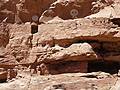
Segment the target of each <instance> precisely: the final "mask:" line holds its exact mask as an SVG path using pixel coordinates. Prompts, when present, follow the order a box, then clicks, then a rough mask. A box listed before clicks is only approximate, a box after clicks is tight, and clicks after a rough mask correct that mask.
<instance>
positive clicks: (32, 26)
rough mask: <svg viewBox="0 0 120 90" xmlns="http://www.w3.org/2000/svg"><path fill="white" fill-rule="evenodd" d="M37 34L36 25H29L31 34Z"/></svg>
mask: <svg viewBox="0 0 120 90" xmlns="http://www.w3.org/2000/svg"><path fill="white" fill-rule="evenodd" d="M37 32H38V25H36V24H34V23H33V24H32V25H31V33H32V34H35V33H37Z"/></svg>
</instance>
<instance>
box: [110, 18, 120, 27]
mask: <svg viewBox="0 0 120 90" xmlns="http://www.w3.org/2000/svg"><path fill="white" fill-rule="evenodd" d="M111 22H112V23H113V24H115V25H118V27H120V18H113V19H111Z"/></svg>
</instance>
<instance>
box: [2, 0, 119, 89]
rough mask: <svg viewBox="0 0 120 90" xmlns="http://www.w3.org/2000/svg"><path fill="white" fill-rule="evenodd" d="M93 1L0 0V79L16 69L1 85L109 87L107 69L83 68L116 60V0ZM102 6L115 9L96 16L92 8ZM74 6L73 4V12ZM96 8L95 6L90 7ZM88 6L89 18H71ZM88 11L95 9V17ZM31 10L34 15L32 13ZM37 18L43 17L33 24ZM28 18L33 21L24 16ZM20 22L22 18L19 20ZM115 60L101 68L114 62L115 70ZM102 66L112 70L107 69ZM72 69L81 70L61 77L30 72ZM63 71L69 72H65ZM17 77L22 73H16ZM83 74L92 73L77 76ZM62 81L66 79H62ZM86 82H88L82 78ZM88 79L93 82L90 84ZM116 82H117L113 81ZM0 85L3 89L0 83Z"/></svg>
mask: <svg viewBox="0 0 120 90" xmlns="http://www.w3.org/2000/svg"><path fill="white" fill-rule="evenodd" d="M93 1H94V0H86V1H84V0H79V1H78V0H68V1H67V0H60V1H59V0H57V1H56V0H49V1H48V0H43V1H42V0H33V1H30V0H24V1H23V0H21V1H19V0H18V1H17V0H16V1H14V0H8V1H1V4H0V16H1V17H0V20H1V21H2V23H0V70H1V69H2V70H1V71H0V80H3V81H6V80H8V81H9V79H12V78H15V77H16V75H17V73H18V75H17V78H18V80H16V79H15V81H14V82H8V83H7V84H6V85H8V86H7V89H8V88H11V89H12V86H14V88H15V89H16V90H18V89H21V88H22V89H21V90H27V89H31V90H33V89H34V90H50V89H55V88H57V89H63V90H64V89H66V90H67V89H68V90H73V89H75V90H81V89H86V88H87V89H90V88H91V89H93V88H96V87H97V88H100V89H101V87H102V89H105V90H106V88H107V89H109V88H111V86H113V82H115V81H117V80H116V79H115V78H111V77H112V76H111V75H110V74H106V73H103V74H102V75H100V74H101V73H95V74H87V73H86V72H87V70H89V67H90V66H89V64H90V63H91V62H96V61H99V62H109V63H111V62H120V28H119V27H120V23H119V18H115V17H119V3H116V1H117V0H116V1H115V2H114V3H113V1H112V0H97V1H95V2H94V3H93ZM40 3H41V4H40ZM94 5H95V6H94ZM96 5H98V7H96ZM99 5H100V6H99ZM113 7H114V9H113ZM12 8H14V9H12ZM106 8H107V9H111V8H112V9H113V10H116V11H117V13H116V14H114V13H112V16H113V17H112V18H111V17H107V18H103V17H104V16H103V15H102V14H100V15H101V16H102V17H101V18H100V17H99V15H98V14H99V13H100V12H101V11H102V12H103V11H104V10H106ZM91 9H92V10H91ZM6 10H7V11H6ZM71 10H73V12H71ZM76 10H78V12H77V13H76ZM99 10H100V12H98V13H96V11H99ZM86 11H87V12H86ZM92 11H95V13H96V14H93V16H92V15H91V16H88V17H89V18H88V17H86V18H79V19H75V18H78V17H85V16H87V15H90V14H92V13H94V12H92ZM8 12H9V13H8ZM105 14H106V13H105ZM107 14H109V13H107ZM12 15H13V17H12ZM36 15H37V16H38V17H36ZM41 15H42V16H41ZM94 15H98V17H99V18H92V17H96V16H94ZM32 16H35V17H33V18H32ZM40 16H41V17H40ZM56 16H57V17H56ZM6 17H8V18H6ZM39 17H40V19H39ZM46 18H47V19H46ZM38 19H39V20H40V22H41V20H43V21H42V22H45V23H41V24H39V25H37V24H38ZM51 19H52V20H51ZM63 19H71V20H63ZM33 20H35V21H34V22H36V23H37V24H36V23H32V24H31V23H29V22H28V21H30V22H32V21H33ZM49 20H50V21H49ZM46 21H47V22H46ZM6 22H11V23H14V22H16V23H19V24H11V23H6ZM23 22H24V23H25V24H20V23H23ZM100 65H101V64H100ZM117 65H119V64H117ZM117 65H116V64H115V65H113V66H107V65H106V67H105V68H104V69H105V70H107V68H108V67H112V68H114V66H115V67H116V68H115V69H113V71H114V70H116V69H117V70H118V69H119V66H117ZM98 66H99V65H98ZM101 67H102V66H101ZM94 69H96V68H94ZM108 71H111V72H112V70H111V69H110V70H108ZM78 72H84V73H86V74H82V75H77V76H71V75H74V74H67V77H65V76H64V75H63V77H62V75H60V76H59V75H58V76H59V78H58V77H57V76H48V77H49V78H47V79H46V77H41V76H34V74H35V75H47V74H62V73H78ZM31 75H33V76H31ZM68 76H70V77H69V78H68ZM21 77H23V78H22V79H21ZM55 77H57V79H56V78H55ZM81 77H82V78H81ZM83 77H90V78H91V77H92V78H93V79H88V78H84V79H83ZM19 78H20V79H19ZM36 78H37V79H36ZM100 78H102V79H100ZM103 78H104V79H105V80H103ZM53 79H54V81H56V82H57V83H64V85H63V84H62V85H61V84H60V85H59V84H57V85H56V84H54V83H53ZM55 79H56V80H55ZM114 79H115V80H114ZM37 80H38V81H37ZM77 80H78V81H77ZM89 80H90V81H89ZM91 80H93V81H91ZM107 80H108V81H107ZM65 81H69V82H66V83H65ZM73 81H75V82H73ZM84 81H85V82H84ZM71 82H72V83H71ZM86 82H88V83H87V84H86ZM97 82H100V83H97ZM103 82H105V83H103ZM51 83H52V84H51ZM90 83H95V84H94V85H91V84H90ZM106 83H107V86H106ZM81 84H83V85H81ZM108 84H110V85H108ZM80 85H81V87H80ZM18 86H19V87H18ZM39 86H40V87H39ZM117 86H119V85H118V84H117V83H116V87H117ZM76 87H77V88H76ZM23 88H24V89H23ZM117 88H119V87H117ZM0 89H1V90H7V89H6V87H4V86H3V85H2V86H1V84H0ZM113 90H114V87H113ZM118 90H119V89H118Z"/></svg>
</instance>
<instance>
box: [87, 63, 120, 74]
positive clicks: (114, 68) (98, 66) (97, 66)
mask: <svg viewBox="0 0 120 90" xmlns="http://www.w3.org/2000/svg"><path fill="white" fill-rule="evenodd" d="M119 69H120V63H119V62H113V61H93V62H88V73H90V72H98V71H102V72H106V73H110V74H116V73H118V70H119Z"/></svg>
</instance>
